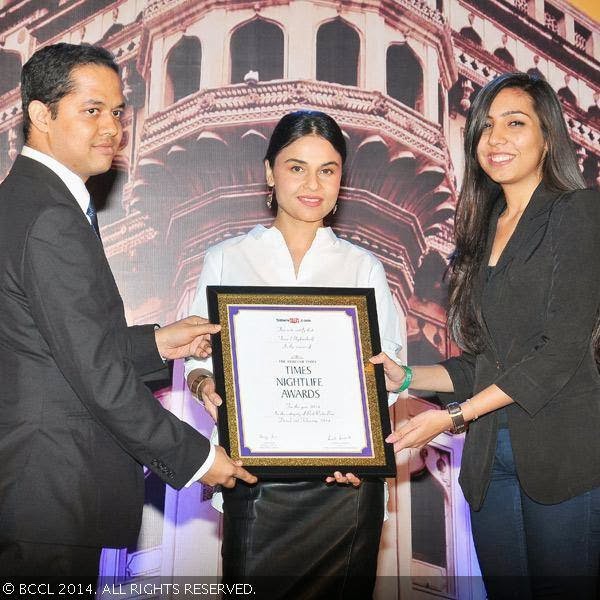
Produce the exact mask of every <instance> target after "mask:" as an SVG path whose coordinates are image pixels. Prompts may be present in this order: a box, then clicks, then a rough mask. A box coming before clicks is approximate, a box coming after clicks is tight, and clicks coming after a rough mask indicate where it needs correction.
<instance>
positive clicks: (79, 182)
mask: <svg viewBox="0 0 600 600" xmlns="http://www.w3.org/2000/svg"><path fill="white" fill-rule="evenodd" d="M21 154H22V155H23V156H26V157H27V158H31V159H33V160H37V161H38V162H39V163H42V164H43V165H44V166H46V167H48V168H49V169H50V170H51V171H53V172H54V173H56V175H57V176H58V177H59V178H60V180H61V181H62V182H63V183H64V184H65V185H66V186H67V189H68V190H69V192H71V194H72V195H73V197H74V198H75V200H77V204H79V207H80V208H81V210H82V211H83V214H84V215H85V218H86V219H87V220H88V222H89V223H90V225H92V222H91V220H90V218H89V216H88V215H87V209H88V207H89V205H90V193H89V192H88V189H87V188H86V187H85V182H84V181H83V179H81V177H79V175H77V174H76V173H73V171H71V170H70V169H68V168H67V167H65V165H63V164H62V163H61V162H58V161H57V160H56V159H55V158H52V156H49V155H48V154H44V153H43V152H40V151H39V150H36V149H35V148H30V147H29V146H23V149H22V150H21ZM214 460H215V448H214V445H212V444H211V447H210V452H209V454H208V456H207V457H206V460H205V461H204V462H203V463H202V465H201V466H200V468H199V469H198V471H197V472H196V473H195V474H194V476H193V477H192V478H191V479H190V480H189V481H188V482H187V484H186V487H189V486H190V485H191V484H192V483H194V482H195V481H197V480H198V479H200V477H202V476H203V475H204V474H205V473H206V472H207V471H208V470H209V469H210V468H211V467H212V464H213V462H214Z"/></svg>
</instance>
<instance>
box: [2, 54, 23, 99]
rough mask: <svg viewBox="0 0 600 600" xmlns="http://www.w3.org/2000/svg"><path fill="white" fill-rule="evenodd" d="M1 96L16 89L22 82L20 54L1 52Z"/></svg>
mask: <svg viewBox="0 0 600 600" xmlns="http://www.w3.org/2000/svg"><path fill="white" fill-rule="evenodd" d="M0 73H2V76H1V77H0V95H2V94H5V93H6V92H9V91H10V90H12V89H14V88H16V87H17V86H18V85H19V81H20V80H21V56H20V54H19V53H18V52H10V51H8V50H0Z"/></svg>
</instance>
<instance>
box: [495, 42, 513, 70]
mask: <svg viewBox="0 0 600 600" xmlns="http://www.w3.org/2000/svg"><path fill="white" fill-rule="evenodd" d="M494 56H495V57H496V58H499V59H500V60H502V61H504V62H505V63H506V64H509V65H510V66H511V67H514V66H515V59H514V57H513V55H512V54H511V53H510V52H509V51H508V50H507V49H506V48H504V46H502V47H501V48H496V49H495V50H494Z"/></svg>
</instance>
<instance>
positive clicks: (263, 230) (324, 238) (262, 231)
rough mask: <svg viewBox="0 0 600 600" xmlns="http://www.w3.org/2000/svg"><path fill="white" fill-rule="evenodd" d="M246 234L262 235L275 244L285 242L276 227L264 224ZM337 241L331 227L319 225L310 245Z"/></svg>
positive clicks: (315, 245)
mask: <svg viewBox="0 0 600 600" xmlns="http://www.w3.org/2000/svg"><path fill="white" fill-rule="evenodd" d="M248 235H249V236H251V237H253V238H255V239H257V240H258V239H260V238H262V237H264V238H265V239H267V240H272V241H273V242H275V243H276V244H281V243H284V244H285V240H284V239H283V234H282V233H281V231H279V229H277V227H265V226H264V225H256V226H255V227H253V228H252V229H251V230H250V231H249V232H248ZM338 241H339V239H338V237H337V236H336V235H335V233H333V230H332V229H331V227H319V229H317V233H316V235H315V239H314V241H313V243H312V247H318V246H321V245H325V244H336V243H337V242H338Z"/></svg>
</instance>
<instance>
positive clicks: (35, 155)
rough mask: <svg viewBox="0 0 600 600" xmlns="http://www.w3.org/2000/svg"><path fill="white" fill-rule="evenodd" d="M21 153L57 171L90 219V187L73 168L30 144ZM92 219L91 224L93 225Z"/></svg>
mask: <svg viewBox="0 0 600 600" xmlns="http://www.w3.org/2000/svg"><path fill="white" fill-rule="evenodd" d="M21 154H22V155H23V156H26V157H27V158H31V159H32V160H37V161H38V162H39V163H42V164H43V165H44V166H46V167H48V168H49V169H50V170H51V171H53V172H54V173H56V175H58V177H59V178H60V180H61V181H62V182H63V183H64V184H65V185H66V186H67V189H68V190H69V192H71V194H72V195H73V197H74V198H75V200H77V204H79V207H80V208H81V210H82V211H83V214H84V215H85V217H86V219H87V220H88V221H90V218H89V217H88V215H87V209H88V206H89V205H90V193H89V192H88V189H87V188H86V187H85V182H84V181H83V179H81V177H79V175H77V174H76V173H73V171H71V169H68V168H67V167H65V165H63V164H62V163H61V162H58V161H57V160H56V159H55V158H53V157H52V156H50V155H48V154H45V153H44V152H40V151H39V150H36V149H35V148H31V147H29V146H23V149H22V150H21ZM91 223H92V222H91V221H90V225H91Z"/></svg>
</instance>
